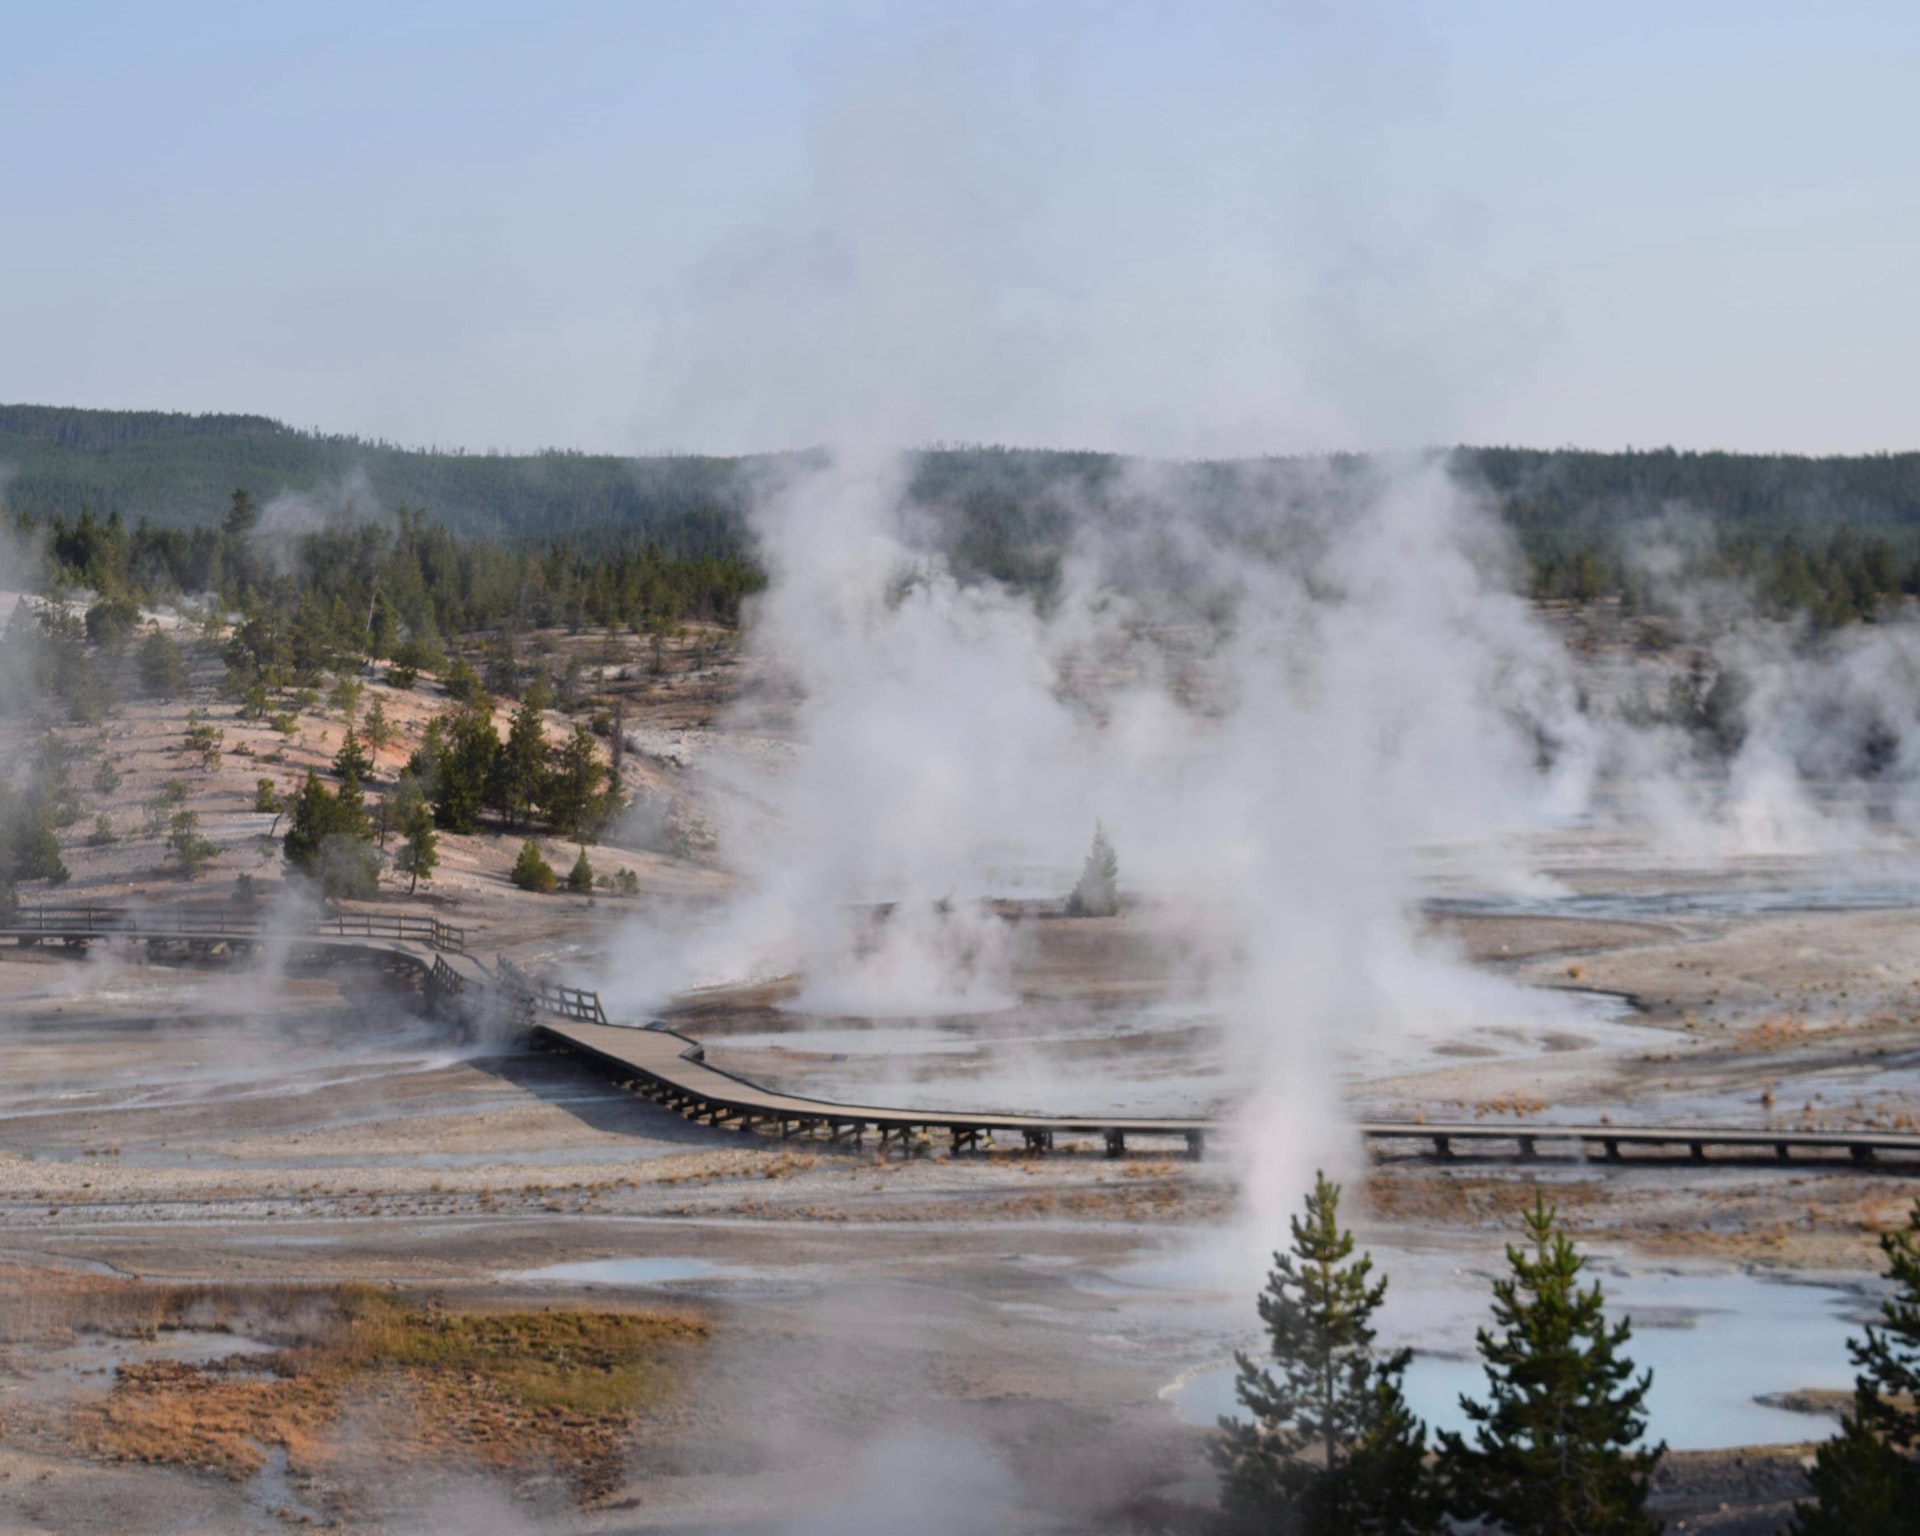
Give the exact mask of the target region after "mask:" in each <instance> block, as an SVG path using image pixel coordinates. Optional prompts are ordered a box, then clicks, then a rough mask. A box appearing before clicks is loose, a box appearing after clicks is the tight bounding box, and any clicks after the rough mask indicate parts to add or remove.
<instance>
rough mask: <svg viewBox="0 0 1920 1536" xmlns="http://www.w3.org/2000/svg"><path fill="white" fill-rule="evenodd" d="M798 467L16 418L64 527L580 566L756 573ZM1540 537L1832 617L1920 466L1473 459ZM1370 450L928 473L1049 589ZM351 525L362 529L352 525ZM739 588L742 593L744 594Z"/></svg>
mask: <svg viewBox="0 0 1920 1536" xmlns="http://www.w3.org/2000/svg"><path fill="white" fill-rule="evenodd" d="M792 462H793V461H792V460H791V459H788V460H782V459H779V458H772V457H768V458H739V459H725V458H712V457H697V456H674V457H654V458H626V457H619V456H614V455H605V454H583V453H571V452H550V453H540V454H529V455H504V454H481V453H465V452H436V451H427V450H420V449H410V448H400V447H396V446H394V445H392V444H388V443H380V442H367V441H364V440H361V439H358V438H351V437H336V436H326V435H321V434H317V433H311V432H302V431H297V430H295V429H293V428H290V427H287V426H285V425H283V424H281V423H279V422H276V421H272V420H269V419H268V418H266V417H263V416H211V415H210V416H190V415H184V414H176V413H166V412H157V411H139V412H134V411H89V410H75V409H62V408H56V407H47V406H24V405H21V406H0V496H4V504H5V507H6V509H7V511H8V512H10V513H11V514H12V515H13V516H14V517H15V518H16V519H26V520H30V521H32V522H34V523H35V524H37V525H39V526H41V527H47V526H49V525H53V524H61V525H65V526H67V527H72V526H73V525H74V523H75V522H76V520H77V519H78V518H79V516H80V514H81V513H82V512H83V511H90V512H92V513H93V514H94V516H95V518H96V519H97V520H100V521H105V520H106V519H108V518H110V517H112V516H114V515H116V514H117V515H118V517H119V519H120V520H121V522H123V523H124V524H126V525H127V526H128V527H129V528H132V527H135V526H136V525H138V524H140V523H145V524H147V525H148V527H149V529H150V530H152V531H168V530H179V531H182V532H188V531H191V530H194V529H206V528H211V527H213V526H215V525H217V524H218V523H219V522H220V520H221V518H222V517H223V516H224V515H225V513H226V509H227V507H228V504H229V500H230V498H231V497H232V495H233V493H234V492H235V491H236V490H244V491H246V492H248V493H249V496H250V497H251V500H252V503H253V504H254V505H255V506H256V507H263V508H271V506H272V504H273V502H274V499H275V498H276V497H278V496H280V495H281V494H282V493H286V492H292V493H296V494H298V495H300V496H303V497H305V498H307V499H308V501H309V503H310V506H311V509H312V510H314V511H316V512H320V513H325V514H329V515H331V516H333V517H334V518H335V519H337V520H341V521H374V522H380V523H383V524H386V525H388V526H390V527H391V526H393V524H394V522H395V520H396V518H397V516H398V513H399V512H400V510H401V509H403V508H412V509H415V510H416V511H424V512H425V513H426V514H427V515H428V516H429V517H431V518H432V520H433V521H434V522H435V523H436V524H438V525H439V526H440V527H443V528H445V529H446V530H447V531H448V532H449V533H451V534H452V535H453V536H454V537H456V538H459V539H463V540H486V541H493V542H496V543H499V544H503V545H507V546H517V547H520V548H525V549H529V550H532V549H543V550H549V551H550V550H554V549H556V548H561V549H565V550H566V551H568V552H569V555H568V558H591V557H600V556H609V557H610V556H614V555H621V554H625V555H628V556H637V555H639V554H640V553H641V552H642V551H648V550H651V551H653V558H663V559H666V560H669V561H714V560H720V561H735V560H745V561H749V562H750V561H751V560H752V558H753V550H752V548H751V544H750V538H749V534H748V529H747V523H746V518H745V508H746V506H747V504H748V501H749V498H750V496H751V494H752V492H753V489H754V487H755V486H756V485H757V484H759V483H761V482H762V481H763V480H764V478H765V477H766V476H767V475H768V474H770V473H777V472H778V471H779V470H780V469H781V468H782V467H784V466H785V465H789V464H791V463H792ZM1451 463H1452V468H1453V471H1454V473H1455V475H1456V476H1457V477H1458V478H1459V479H1461V480H1462V481H1464V482H1466V483H1468V484H1472V485H1476V486H1479V487H1481V488H1483V489H1484V490H1485V491H1486V492H1487V494H1488V495H1489V497H1490V498H1491V499H1492V501H1493V502H1494V504H1495V505H1496V506H1497V507H1498V509H1499V511H1500V513H1501V515H1502V516H1503V518H1504V519H1505V520H1506V522H1507V523H1508V525H1509V526H1510V527H1511V528H1512V529H1513V530H1514V532H1515V534H1516V535H1517V537H1518V539H1519V542H1520V544H1521V547H1522V549H1523V550H1524V551H1525V553H1526V554H1527V556H1528V557H1529V559H1530V561H1531V564H1532V576H1533V587H1534V590H1535V591H1536V592H1537V593H1539V594H1541V595H1543V596H1565V597H1573V598H1586V597H1591V596H1594V595H1597V594H1600V593H1605V592H1623V591H1624V592H1627V593H1628V594H1629V595H1633V589H1634V586H1635V583H1636V579H1637V578H1636V575H1635V570H1634V562H1633V560H1632V559H1631V557H1630V556H1631V547H1632V545H1633V543H1634V542H1635V538H1636V536H1637V534H1638V533H1639V532H1640V531H1641V530H1643V529H1644V528H1645V527H1646V526H1648V525H1649V524H1650V523H1653V522H1655V521H1659V520H1664V519H1668V518H1669V517H1670V515H1672V514H1679V515H1681V516H1683V517H1685V518H1688V519H1690V522H1691V527H1692V530H1693V537H1694V538H1695V541H1696V543H1703V544H1704V546H1705V554H1704V556H1703V558H1704V559H1705V561H1706V562H1707V563H1709V564H1712V565H1714V566H1716V567H1717V568H1718V569H1719V570H1720V571H1721V572H1722V573H1724V574H1731V575H1737V576H1740V577H1743V578H1746V579H1750V580H1752V581H1753V582H1754V583H1755V584H1756V585H1757V586H1758V587H1759V588H1760V589H1761V590H1762V591H1763V592H1765V593H1767V594H1768V595H1769V597H1770V599H1771V600H1772V601H1774V602H1775V603H1776V604H1777V605H1779V606H1781V607H1788V608H1793V607H1799V608H1807V609H1810V610H1812V611H1815V612H1816V613H1817V614H1819V615H1821V616H1822V617H1823V618H1824V619H1825V620H1826V621H1830V622H1845V621H1846V620H1847V619H1848V618H1852V617H1859V616H1862V615H1864V614H1866V613H1868V612H1871V611H1872V610H1873V608H1874V606H1875V605H1876V603H1877V602H1878V600H1879V599H1880V598H1881V597H1883V596H1885V595H1887V594H1889V593H1894V592H1900V591H1905V592H1920V453H1903V454H1881V455H1870V456H1863V457H1853V458H1804V457H1797V456H1793V455H1742V454H1728V453H1680V452H1675V451H1673V450H1671V449H1656V450H1652V451H1648V452H1628V453H1592V452H1585V451H1578V450H1569V449H1559V450H1536V449H1515V448H1460V449H1456V450H1454V451H1453V453H1452V455H1451ZM1370 468H1371V466H1370V464H1369V462H1368V461H1367V460H1365V459H1363V458H1359V457H1354V456H1336V457H1332V458H1323V459H1304V458H1303V459H1268V460H1259V461H1244V462H1239V463H1179V464H1151V465H1142V464H1139V463H1138V462H1135V461H1129V460H1126V459H1124V458H1121V457H1119V456H1117V455H1114V454H1105V453H1092V452H1082V453H1067V452H1051V451H1041V450H1028V449H1009V448H993V447H966V448H941V449H932V450H927V451H924V452H921V453H919V454H918V455H916V457H915V460H914V465H913V480H912V495H913V497H914V499H915V500H916V501H918V502H919V503H920V504H922V505H923V506H924V507H926V508H929V509H931V510H932V511H933V512H934V513H935V514H936V516H935V526H936V527H937V529H938V530H939V536H940V538H941V540H942V541H943V542H944V544H945V546H946V548H947V550H948V551H949V553H950V554H951V555H952V556H953V557H954V559H955V562H956V564H957V565H958V566H959V568H960V569H962V570H963V571H967V572H971V573H978V574H986V575H991V576H995V577H998V578H1000V579H1002V580H1009V581H1013V582H1016V583H1019V584H1021V585H1027V586H1035V585H1044V584H1046V583H1047V582H1048V581H1049V580H1051V579H1052V577H1053V575H1054V573H1055V572H1056V570H1057V568H1058V563H1059V558H1060V555H1061V553H1062V550H1063V549H1064V547H1065V545H1066V543H1067V541H1068V537H1069V530H1070V528H1071V526H1072V525H1073V524H1074V522H1075V521H1076V520H1078V519H1092V520H1096V521H1098V520H1119V521H1125V520H1127V519H1128V518H1130V517H1132V516H1134V515H1136V508H1137V507H1139V506H1149V505H1151V501H1152V498H1148V499H1147V500H1145V501H1142V500H1141V499H1140V498H1138V497H1136V495H1135V494H1134V493H1135V491H1136V489H1137V488H1138V487H1139V486H1140V485H1141V484H1142V481H1141V479H1140V478H1139V476H1141V475H1144V476H1147V477H1149V478H1150V479H1151V480H1152V482H1153V492H1154V497H1158V498H1165V497H1167V496H1172V497H1175V498H1177V499H1178V500H1179V501H1180V502H1181V503H1182V504H1184V505H1187V506H1190V507H1192V508H1194V509H1195V510H1196V511H1197V513H1198V515H1199V516H1200V517H1202V518H1203V519H1211V520H1214V521H1215V522H1217V523H1218V524H1219V525H1220V526H1221V527H1223V528H1229V529H1232V530H1234V531H1235V532H1236V533H1237V534H1238V535H1240V536H1247V535H1249V533H1250V532H1251V534H1252V535H1253V536H1255V537H1258V535H1259V531H1260V528H1261V525H1262V522H1263V520H1264V521H1267V522H1271V521H1272V520H1273V508H1274V507H1275V506H1276V505H1283V504H1285V503H1287V502H1289V501H1307V500H1312V499H1316V498H1318V499H1321V500H1324V499H1325V497H1326V495H1327V493H1328V492H1329V490H1330V489H1331V490H1332V491H1333V492H1335V493H1336V494H1337V492H1338V491H1339V489H1340V487H1341V486H1343V485H1345V484H1348V483H1351V482H1354V481H1357V480H1359V479H1362V478H1364V477H1365V476H1366V474H1367V472H1368V470H1369V469H1370ZM349 513H350V514H351V516H347V517H343V516H342V514H349ZM727 579H728V581H729V582H731V581H732V580H733V578H732V577H731V576H729V577H728V578H727Z"/></svg>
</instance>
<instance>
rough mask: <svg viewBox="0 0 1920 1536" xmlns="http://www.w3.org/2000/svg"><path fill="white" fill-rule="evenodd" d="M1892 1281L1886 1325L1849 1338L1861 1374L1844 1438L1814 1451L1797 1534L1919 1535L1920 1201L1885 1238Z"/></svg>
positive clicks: (1796, 1516)
mask: <svg viewBox="0 0 1920 1536" xmlns="http://www.w3.org/2000/svg"><path fill="white" fill-rule="evenodd" d="M1880 1251H1881V1252H1882V1253H1884V1254H1885V1255H1886V1256H1887V1278H1888V1279H1889V1280H1891V1281H1893V1283H1894V1284H1895V1286H1896V1287H1898V1289H1897V1290H1895V1292H1894V1294H1893V1295H1891V1296H1889V1297H1888V1298H1887V1299H1886V1300H1885V1301H1884V1302H1882V1303H1881V1304H1880V1316H1881V1319H1882V1322H1881V1325H1880V1326H1879V1327H1877V1328H1874V1327H1869V1328H1868V1329H1867V1330H1866V1334H1865V1336H1864V1338H1862V1339H1858V1340H1853V1339H1849V1340H1848V1341H1847V1352H1848V1353H1849V1354H1850V1355H1852V1356H1853V1363H1854V1366H1855V1367H1856V1369H1857V1371H1858V1374H1857V1375H1856V1376H1855V1377H1854V1384H1853V1409H1852V1411H1851V1412H1850V1413H1848V1414H1846V1415H1845V1416H1844V1417H1843V1418H1842V1419H1841V1421H1840V1433H1839V1434H1838V1435H1836V1436H1835V1437H1834V1438H1833V1439H1831V1440H1829V1441H1827V1443H1826V1444H1825V1445H1823V1446H1821V1447H1820V1449H1819V1450H1818V1451H1817V1452H1815V1453H1814V1464H1813V1470H1812V1471H1811V1472H1810V1473H1808V1475H1807V1481H1808V1483H1809V1485H1810V1486H1811V1487H1812V1490H1813V1495H1814V1502H1812V1503H1810V1504H1802V1505H1800V1506H1798V1507H1797V1508H1796V1509H1795V1510H1794V1513H1793V1523H1792V1525H1791V1526H1790V1527H1789V1530H1790V1531H1791V1532H1792V1533H1793V1536H1913V1533H1915V1532H1920V1462H1916V1460H1915V1454H1916V1452H1920V1200H1915V1201H1914V1205H1913V1209H1912V1210H1911V1211H1909V1212H1908V1213H1907V1224H1906V1226H1905V1227H1903V1228H1900V1229H1898V1230H1896V1231H1893V1232H1883V1233H1881V1235H1880Z"/></svg>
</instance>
